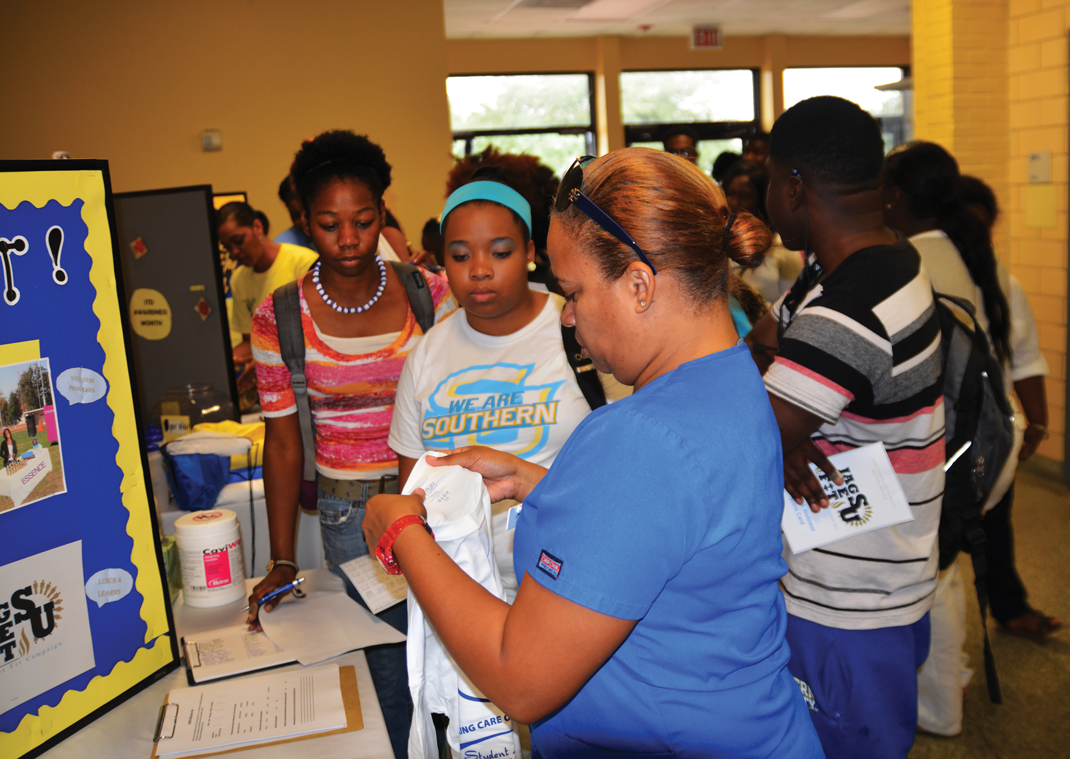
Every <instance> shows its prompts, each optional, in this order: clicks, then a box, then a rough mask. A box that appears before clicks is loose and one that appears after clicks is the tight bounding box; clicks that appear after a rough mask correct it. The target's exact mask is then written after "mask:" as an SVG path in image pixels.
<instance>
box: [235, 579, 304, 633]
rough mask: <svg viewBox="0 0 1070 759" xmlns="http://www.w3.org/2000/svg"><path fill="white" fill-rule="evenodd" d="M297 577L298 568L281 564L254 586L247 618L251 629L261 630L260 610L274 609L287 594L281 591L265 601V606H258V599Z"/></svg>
mask: <svg viewBox="0 0 1070 759" xmlns="http://www.w3.org/2000/svg"><path fill="white" fill-rule="evenodd" d="M295 579H297V570H296V569H294V568H293V567H291V566H289V565H288V564H279V565H278V566H276V567H275V568H274V569H272V570H271V572H270V573H269V574H268V576H267V577H265V578H264V579H263V580H261V581H260V582H259V583H257V585H256V587H255V588H253V592H252V594H251V595H250V596H249V618H248V619H246V620H245V622H246V624H248V625H249V629H250V630H260V619H259V617H260V612H261V611H271V610H272V609H274V608H275V607H276V606H278V605H279V602H280V601H282V599H283V598H285V597H286V594H285V593H280V594H279V595H277V596H275V597H274V598H272V599H271V600H270V601H268V602H267V603H265V604H264V605H263V607H261V606H258V605H257V601H259V600H260V599H261V598H263V597H264V596H266V595H267V594H268V593H270V592H271V591H273V590H276V589H278V588H281V587H282V586H283V585H287V584H288V583H291V582H293V581H294V580H295Z"/></svg>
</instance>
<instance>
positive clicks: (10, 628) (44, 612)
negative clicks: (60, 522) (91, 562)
mask: <svg viewBox="0 0 1070 759" xmlns="http://www.w3.org/2000/svg"><path fill="white" fill-rule="evenodd" d="M84 585H85V577H84V573H83V571H82V542H81V541H80V540H79V541H75V542H74V543H68V544H67V545H63V546H59V547H58V548H53V549H52V550H50V551H44V552H42V553H39V554H37V555H35V556H29V557H27V558H25V559H22V560H21V561H16V562H13V563H11V564H5V565H4V566H0V714H3V713H4V712H7V711H8V710H9V709H12V708H14V707H16V706H18V705H19V704H21V703H24V702H26V701H29V700H30V699H32V698H34V697H35V696H37V695H39V694H41V693H44V692H45V691H47V690H49V689H51V688H55V687H56V686H57V685H61V684H62V683H65V682H67V681H68V680H70V679H71V678H72V677H77V676H78V675H80V674H82V673H83V672H85V671H86V670H90V669H92V668H93V667H94V666H95V664H96V661H95V658H94V655H93V635H92V631H91V630H90V627H89V610H88V604H87V601H86V595H85V590H84Z"/></svg>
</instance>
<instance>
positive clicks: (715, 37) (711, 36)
mask: <svg viewBox="0 0 1070 759" xmlns="http://www.w3.org/2000/svg"><path fill="white" fill-rule="evenodd" d="M723 44H724V34H723V33H722V32H721V27H720V26H693V27H691V49H692V50H720V49H721V47H722V45H723Z"/></svg>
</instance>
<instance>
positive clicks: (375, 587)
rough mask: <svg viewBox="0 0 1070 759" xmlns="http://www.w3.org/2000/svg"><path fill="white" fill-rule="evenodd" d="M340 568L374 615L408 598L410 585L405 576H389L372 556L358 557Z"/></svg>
mask: <svg viewBox="0 0 1070 759" xmlns="http://www.w3.org/2000/svg"><path fill="white" fill-rule="evenodd" d="M340 566H341V568H342V571H343V572H345V573H346V577H348V578H349V580H350V582H352V583H353V585H354V587H356V589H357V592H358V593H360V597H361V598H363V599H364V603H366V604H368V608H369V609H371V612H372V614H378V613H379V612H381V611H383V610H384V609H389V608H390V607H391V606H394V605H395V604H399V603H401V602H402V601H404V600H405V598H406V596H408V593H409V584H408V583H407V582H405V575H391V574H387V572H386V570H385V569H383V565H382V564H380V563H379V560H378V559H377V558H375V557H374V556H373V555H371V554H365V555H363V556H358V557H357V558H355V559H353V560H352V561H347V562H346V563H344V564H341V565H340Z"/></svg>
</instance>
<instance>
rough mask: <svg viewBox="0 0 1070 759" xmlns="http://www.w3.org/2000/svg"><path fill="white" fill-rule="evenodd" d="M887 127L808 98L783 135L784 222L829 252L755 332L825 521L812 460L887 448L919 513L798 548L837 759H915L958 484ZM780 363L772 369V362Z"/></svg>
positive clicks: (780, 199)
mask: <svg viewBox="0 0 1070 759" xmlns="http://www.w3.org/2000/svg"><path fill="white" fill-rule="evenodd" d="M883 159H884V146H883V141H882V139H881V132H880V128H879V127H878V125H877V123H876V121H874V119H873V117H872V116H870V115H869V114H868V113H866V112H865V111H863V110H862V109H861V108H859V107H858V106H857V105H855V104H854V103H851V102H849V101H847V100H843V99H842V98H836V97H816V98H811V99H809V100H804V101H802V102H800V103H798V104H796V105H794V106H792V107H791V108H789V109H788V110H787V111H785V112H784V114H783V115H782V116H781V117H780V118H779V119H778V120H777V121H776V123H775V124H774V125H773V131H772V135H771V144H770V152H769V161H768V165H769V173H770V185H769V196H768V209H769V215H770V217H771V219H772V221H773V223H774V224H775V226H776V228H777V230H778V231H779V232H780V234H781V236H782V239H783V241H784V245H785V246H786V247H787V248H788V249H790V250H804V251H807V252H810V251H812V253H811V254H810V255H809V256H808V263H807V268H806V269H805V270H804V271H803V274H802V275H800V277H799V279H798V280H797V281H796V283H795V285H793V286H792V288H791V290H790V291H789V292H788V293H787V294H786V295H785V296H784V297H782V298H781V299H780V300H779V301H778V302H777V303H776V304H775V305H774V306H773V308H772V310H771V312H770V314H769V315H768V316H766V317H764V318H763V319H762V321H761V322H759V323H758V324H757V325H756V326H755V327H754V330H753V331H752V332H751V333H750V335H748V337H747V342H748V344H749V345H750V346H751V349H752V352H753V353H754V354H755V358H756V360H757V361H758V363H759V366H760V367H762V366H766V367H768V369H767V370H766V371H765V385H766V388H767V390H768V391H769V400H770V402H771V404H772V407H773V412H774V414H775V415H776V419H777V424H778V426H779V428H780V435H781V441H782V444H783V450H784V477H785V485H786V487H787V489H788V492H789V493H790V494H791V495H792V496H793V497H795V498H796V500H797V501H798V502H799V503H802V502H803V499H805V500H806V501H807V502H809V503H810V505H811V508H812V509H813V510H814V511H817V510H818V508H820V507H821V506H827V505H828V498H827V497H826V496H825V494H824V491H823V490H822V489H821V486H820V484H819V483H818V482H817V479H816V477H814V475H813V473H812V472H811V470H810V468H809V463H810V462H811V461H813V462H815V463H817V464H818V465H819V466H821V467H822V468H823V469H824V470H825V471H826V472H827V473H828V475H829V477H830V478H831V479H833V480H834V481H836V482H837V484H841V483H842V478H841V477H840V475H839V474H838V473H837V472H836V471H835V469H834V467H832V466H831V464H829V462H828V460H827V459H826V458H825V457H826V456H828V455H831V454H834V453H838V452H841V451H848V450H852V449H855V448H859V447H861V446H864V445H867V444H870V443H875V442H881V443H883V445H884V447H885V449H886V450H887V452H888V457H889V459H890V460H891V464H892V468H893V469H894V470H895V473H896V476H897V478H898V480H899V484H900V485H901V486H902V488H903V492H904V494H905V495H906V498H907V500H908V502H909V503H910V505H911V511H912V513H913V515H914V521H912V522H907V523H905V524H901V525H894V526H891V527H884V528H881V529H877V530H873V531H871V532H868V533H865V534H863V535H858V536H854V537H848V538H844V539H842V540H838V541H836V542H835V543H831V544H829V545H827V546H824V547H820V548H815V549H813V550H810V551H805V552H802V553H799V554H794V553H792V552H791V551H790V550H786V551H785V558H786V559H787V563H788V571H787V573H786V574H785V575H784V577H783V579H782V580H781V588H782V590H783V592H784V596H785V600H786V603H787V608H788V624H787V639H788V643H789V644H790V646H791V660H790V661H789V663H788V669H789V670H790V671H791V673H792V675H793V676H794V677H795V679H796V680H797V681H798V682H799V684H800V688H801V689H802V690H803V691H804V693H806V694H807V695H808V699H807V701H808V705H809V706H810V716H811V718H812V720H813V723H814V725H815V727H816V728H817V732H818V735H819V736H820V738H821V744H822V746H823V748H824V749H825V754H826V756H828V757H829V758H830V759H841V758H843V759H848V758H850V759H853V758H855V757H861V756H865V757H872V758H873V759H883V758H885V757H887V758H888V759H891V758H892V757H897V758H898V759H903V758H904V757H906V756H907V754H908V753H909V751H910V748H911V746H912V745H913V743H914V728H915V725H916V723H917V707H918V704H917V699H918V696H917V675H916V670H917V667H919V666H920V665H921V664H922V663H923V662H924V661H925V658H926V656H927V654H928V648H929V617H928V612H929V608H930V607H931V605H932V600H933V592H934V590H935V588H936V574H937V559H938V552H937V546H936V533H937V526H938V524H939V521H940V503H941V494H942V493H943V490H944V472H943V465H944V405H943V394H942V384H941V353H940V337H941V331H940V322H939V320H938V318H937V315H936V312H935V310H934V307H933V294H932V286H931V284H930V282H929V277H928V275H927V274H926V273H925V269H924V267H922V265H921V259H920V258H919V256H918V253H917V251H915V250H914V249H913V248H912V247H911V246H910V244H909V243H908V242H906V241H905V240H902V239H900V238H898V236H897V235H896V233H895V232H893V231H892V230H891V229H888V227H886V226H885V224H884V219H883V217H882V214H881V195H880V173H881V166H882V164H883ZM770 364H771V365H770Z"/></svg>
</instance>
